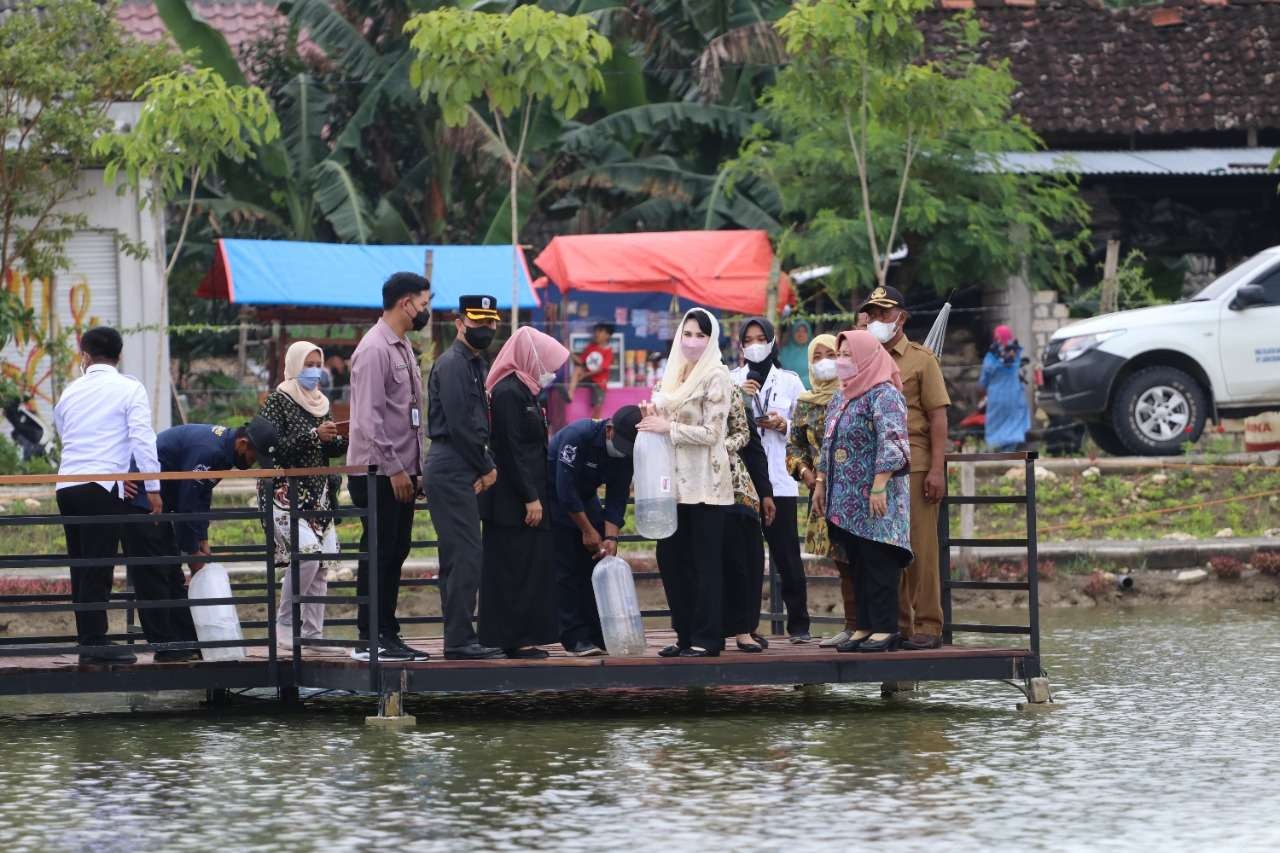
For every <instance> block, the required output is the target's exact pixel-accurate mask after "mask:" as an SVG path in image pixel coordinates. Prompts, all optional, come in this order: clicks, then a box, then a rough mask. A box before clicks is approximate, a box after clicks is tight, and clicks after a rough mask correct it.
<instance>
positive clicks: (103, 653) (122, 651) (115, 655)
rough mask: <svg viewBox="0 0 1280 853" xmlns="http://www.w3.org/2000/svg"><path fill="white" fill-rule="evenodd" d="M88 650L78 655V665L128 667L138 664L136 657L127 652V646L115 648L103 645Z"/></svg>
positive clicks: (107, 644) (108, 644)
mask: <svg viewBox="0 0 1280 853" xmlns="http://www.w3.org/2000/svg"><path fill="white" fill-rule="evenodd" d="M90 649H91V651H87V652H81V653H80V663H90V664H98V665H103V664H116V665H117V666H128V665H129V664H134V663H137V662H138V656H137V655H135V654H134V653H133V652H131V651H129V648H128V647H127V646H115V645H112V644H111V643H104V644H102V645H100V646H91V647H90Z"/></svg>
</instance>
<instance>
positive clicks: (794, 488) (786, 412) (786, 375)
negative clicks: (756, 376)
mask: <svg viewBox="0 0 1280 853" xmlns="http://www.w3.org/2000/svg"><path fill="white" fill-rule="evenodd" d="M749 370H750V368H749V367H748V366H747V365H745V364H744V365H742V366H741V367H739V368H737V369H735V370H734V371H733V372H732V373H730V376H732V377H733V384H734V385H738V386H741V385H742V383H744V382H746V381H747V373H748V371H749ZM803 393H804V382H802V381H801V380H800V377H799V376H797V375H796V374H795V373H794V372H793V371H790V370H783V369H782V368H781V367H778V366H777V365H774V366H773V368H772V369H770V371H769V375H768V376H766V377H765V380H764V385H762V386H760V393H758V394H756V396H755V398H754V399H749V400H746V401H745V402H746V404H747V417H749V418H750V419H751V423H752V425H753V426H754V425H755V422H756V418H759V417H763V416H764V415H768V414H777V415H782V419H783V420H785V421H786V422H787V431H786V432H777V431H775V430H771V429H765V430H762V429H759V428H758V427H757V428H756V431H757V432H759V433H760V443H761V444H762V445H764V454H765V456H766V457H768V460H769V484H770V485H772V486H773V496H774V497H775V498H794V497H798V496H799V495H800V487H799V485H798V484H797V483H796V481H795V479H794V478H793V477H792V476H791V474H789V473H788V472H787V436H788V435H790V434H791V416H792V415H793V414H794V413H795V408H796V400H798V399H799V398H800V395H801V394H803Z"/></svg>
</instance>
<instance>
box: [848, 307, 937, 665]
mask: <svg viewBox="0 0 1280 853" xmlns="http://www.w3.org/2000/svg"><path fill="white" fill-rule="evenodd" d="M904 304H905V300H903V298H902V293H901V292H900V291H899V290H898V289H897V288H895V287H877V288H876V289H875V290H873V291H871V295H870V296H868V297H867V299H866V300H865V301H864V302H863V303H862V305H861V306H860V307H859V308H858V328H860V329H866V330H867V331H868V332H870V333H871V334H872V335H874V336H875V338H876V340H878V341H880V343H881V344H883V345H884V348H885V349H886V350H888V351H889V355H891V356H893V360H894V362H895V363H896V364H897V365H898V371H899V372H900V373H901V374H902V393H903V396H904V397H906V399H907V435H908V439H909V440H910V442H911V486H910V494H911V551H912V553H914V554H915V558H914V559H913V560H912V561H911V564H910V565H908V566H907V570H906V571H905V572H903V573H902V585H901V588H900V589H899V591H898V630H899V632H900V633H901V634H902V646H903V648H906V649H936V648H938V647H939V646H941V645H942V588H941V580H940V579H939V577H938V504H939V503H940V502H941V501H942V498H943V496H944V495H945V494H946V492H947V479H946V476H945V475H944V473H943V471H944V469H945V466H944V464H943V462H944V460H945V458H946V453H947V406H949V405H951V397H950V395H948V394H947V384H946V382H945V381H944V380H943V378H942V368H941V367H940V366H939V365H938V359H937V358H936V357H934V354H933V352H932V351H931V350H929V349H927V348H926V347H922V346H920V345H919V344H916V343H912V342H911V341H909V340H907V336H906V334H905V332H903V326H905V325H906V322H907V317H908V314H907V311H906V309H905V308H904V307H903V306H904Z"/></svg>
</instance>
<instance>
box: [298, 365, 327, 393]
mask: <svg viewBox="0 0 1280 853" xmlns="http://www.w3.org/2000/svg"><path fill="white" fill-rule="evenodd" d="M322 373H324V368H323V367H304V368H302V370H301V371H299V372H298V384H299V385H301V386H302V387H303V388H306V389H307V390H308V391H314V390H316V386H317V385H319V384H320V375H321V374H322Z"/></svg>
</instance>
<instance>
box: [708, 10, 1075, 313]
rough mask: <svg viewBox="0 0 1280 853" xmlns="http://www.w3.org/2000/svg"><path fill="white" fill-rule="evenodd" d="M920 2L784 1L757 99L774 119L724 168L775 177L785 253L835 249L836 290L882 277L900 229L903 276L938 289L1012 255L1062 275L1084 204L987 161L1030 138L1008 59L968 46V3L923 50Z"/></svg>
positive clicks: (808, 257)
mask: <svg viewBox="0 0 1280 853" xmlns="http://www.w3.org/2000/svg"><path fill="white" fill-rule="evenodd" d="M932 6H933V3H932V2H931V1H930V0H857V2H852V3H850V2H845V0H818V2H815V3H812V4H803V5H796V6H794V7H793V8H792V10H791V11H790V12H789V13H788V14H787V15H786V16H784V17H783V18H782V20H781V21H779V22H778V25H777V29H778V32H779V33H780V34H781V36H782V38H783V40H784V42H785V47H786V50H787V53H788V54H789V56H790V57H791V61H790V64H789V65H788V67H787V68H786V70H785V71H783V72H782V73H780V74H779V75H778V79H777V82H776V83H775V84H774V85H773V86H772V87H770V88H769V89H768V90H767V92H766V93H765V95H764V97H763V99H762V105H763V107H764V109H765V112H766V115H767V116H768V118H769V119H770V120H771V122H772V123H773V124H774V125H775V126H776V127H777V128H778V130H776V131H774V130H770V129H768V128H764V127H761V128H758V129H757V131H756V132H755V134H754V135H753V137H752V139H751V140H749V142H748V144H747V145H746V146H745V147H744V149H743V152H742V156H741V158H740V160H739V161H738V162H737V163H736V164H734V165H733V172H734V174H735V175H741V174H754V175H759V176H761V177H764V178H767V179H768V180H770V181H771V182H773V183H774V184H775V185H776V186H777V187H778V188H779V191H780V192H781V195H782V201H783V206H784V209H785V211H786V213H787V214H789V221H788V222H786V223H785V224H789V225H791V226H793V230H792V232H791V233H790V234H789V235H788V237H787V238H786V239H785V240H784V243H783V250H784V252H785V253H787V254H788V255H790V256H791V257H792V259H793V260H795V262H796V263H797V264H807V263H818V262H820V263H829V264H834V265H835V266H836V273H835V276H834V277H833V278H832V282H833V286H834V289H835V290H836V291H837V292H844V291H847V290H849V289H852V288H854V287H858V286H864V285H868V284H872V283H878V284H883V283H885V282H886V281H887V280H888V276H889V270H890V255H891V253H892V252H894V251H896V250H897V249H898V248H900V247H901V246H902V245H903V244H905V245H906V247H907V248H908V260H907V262H906V263H905V264H904V265H903V267H902V269H901V271H900V272H899V273H898V279H896V283H898V284H899V285H901V286H905V285H909V284H910V283H911V280H913V279H915V278H917V277H919V278H924V279H925V280H927V281H929V282H930V283H931V284H932V285H933V286H934V287H936V288H937V289H939V290H946V289H949V288H952V287H954V286H956V285H957V284H959V283H964V282H967V281H971V280H972V279H973V278H974V277H975V274H977V275H981V276H994V275H997V274H1000V273H1007V272H1010V271H1012V270H1014V269H1017V268H1018V267H1019V266H1020V265H1021V264H1022V263H1024V261H1025V263H1026V264H1027V265H1028V270H1027V271H1028V273H1029V274H1030V275H1031V276H1032V278H1034V279H1038V280H1046V279H1047V280H1048V282H1049V283H1051V284H1052V283H1058V282H1065V281H1066V280H1067V279H1068V278H1069V275H1070V273H1071V271H1072V270H1073V269H1074V268H1075V266H1077V265H1078V264H1079V263H1080V262H1081V261H1082V260H1083V254H1082V249H1083V247H1084V245H1085V239H1086V238H1087V234H1086V233H1085V232H1084V231H1083V228H1082V226H1083V224H1084V222H1086V221H1087V214H1088V210H1087V207H1086V206H1085V204H1084V203H1083V202H1082V201H1081V200H1080V198H1079V196H1078V194H1077V192H1076V186H1075V184H1074V182H1072V181H1071V180H1070V179H1064V178H1059V177H1054V176H1048V177H1046V176H1038V175H1020V174H1010V173H1007V172H1003V171H1001V170H1000V169H999V167H998V162H997V161H996V159H995V157H994V155H995V153H996V152H1002V151H1027V150H1035V149H1036V148H1038V147H1040V140H1039V139H1038V138H1037V137H1036V136H1035V134H1034V133H1033V132H1032V131H1031V130H1030V128H1028V127H1027V126H1026V125H1025V123H1023V122H1022V121H1021V120H1020V119H1019V118H1017V117H1016V116H1014V115H1013V114H1012V111H1011V99H1012V95H1013V93H1014V90H1015V85H1016V84H1015V81H1014V79H1013V77H1012V75H1011V74H1010V73H1009V69H1008V66H1007V63H1003V62H1001V63H993V64H986V63H983V62H981V61H979V60H978V59H977V57H976V55H975V53H974V49H975V47H976V45H977V43H978V40H979V38H980V30H979V28H978V24H977V22H976V20H974V19H973V18H972V17H971V16H957V17H955V18H953V19H952V20H951V22H950V23H949V25H948V31H947V39H946V44H942V45H938V44H930V45H929V46H928V50H927V51H926V45H925V42H924V38H923V35H922V34H921V32H920V30H919V29H918V27H917V26H916V18H917V16H919V15H920V14H922V13H924V12H925V11H927V10H929V9H931V8H932ZM979 271H980V272H979ZM904 278H905V279H906V280H903V279H904Z"/></svg>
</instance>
